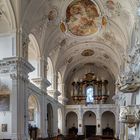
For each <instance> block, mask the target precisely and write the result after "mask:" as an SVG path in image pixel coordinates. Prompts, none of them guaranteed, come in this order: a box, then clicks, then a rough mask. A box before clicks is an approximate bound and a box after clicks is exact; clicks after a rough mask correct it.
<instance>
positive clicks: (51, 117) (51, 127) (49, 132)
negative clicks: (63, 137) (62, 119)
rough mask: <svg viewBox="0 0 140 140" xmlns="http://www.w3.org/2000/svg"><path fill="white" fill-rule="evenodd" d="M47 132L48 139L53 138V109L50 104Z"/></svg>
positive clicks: (48, 107)
mask: <svg viewBox="0 0 140 140" xmlns="http://www.w3.org/2000/svg"><path fill="white" fill-rule="evenodd" d="M47 124H48V125H47V132H48V137H52V136H53V107H52V105H51V104H50V103H49V104H47Z"/></svg>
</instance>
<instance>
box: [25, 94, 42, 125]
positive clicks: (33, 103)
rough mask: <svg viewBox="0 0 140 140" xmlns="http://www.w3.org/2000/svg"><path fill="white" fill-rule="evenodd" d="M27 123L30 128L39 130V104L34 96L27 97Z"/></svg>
mask: <svg viewBox="0 0 140 140" xmlns="http://www.w3.org/2000/svg"><path fill="white" fill-rule="evenodd" d="M28 122H29V124H30V125H31V126H32V127H34V126H36V127H37V128H40V104H39V101H38V99H37V97H36V96H34V95H30V96H29V97H28Z"/></svg>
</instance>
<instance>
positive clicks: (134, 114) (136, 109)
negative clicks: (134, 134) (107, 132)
mask: <svg viewBox="0 0 140 140" xmlns="http://www.w3.org/2000/svg"><path fill="white" fill-rule="evenodd" d="M119 118H120V121H121V122H122V123H126V124H127V125H128V127H130V128H131V127H133V126H135V124H136V123H138V122H140V106H122V107H121V108H120V115H119Z"/></svg>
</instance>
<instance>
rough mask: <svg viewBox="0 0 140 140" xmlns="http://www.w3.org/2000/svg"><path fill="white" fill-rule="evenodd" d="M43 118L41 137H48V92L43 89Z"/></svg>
mask: <svg viewBox="0 0 140 140" xmlns="http://www.w3.org/2000/svg"><path fill="white" fill-rule="evenodd" d="M40 108H41V116H40V117H41V119H40V124H41V125H40V134H41V138H46V137H47V136H48V134H47V100H46V93H45V92H43V91H42V96H41V104H40Z"/></svg>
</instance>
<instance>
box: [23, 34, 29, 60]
mask: <svg viewBox="0 0 140 140" xmlns="http://www.w3.org/2000/svg"><path fill="white" fill-rule="evenodd" d="M29 42H30V40H29V36H28V34H26V33H25V32H23V33H22V57H23V58H24V59H26V60H27V61H28V45H29Z"/></svg>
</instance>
